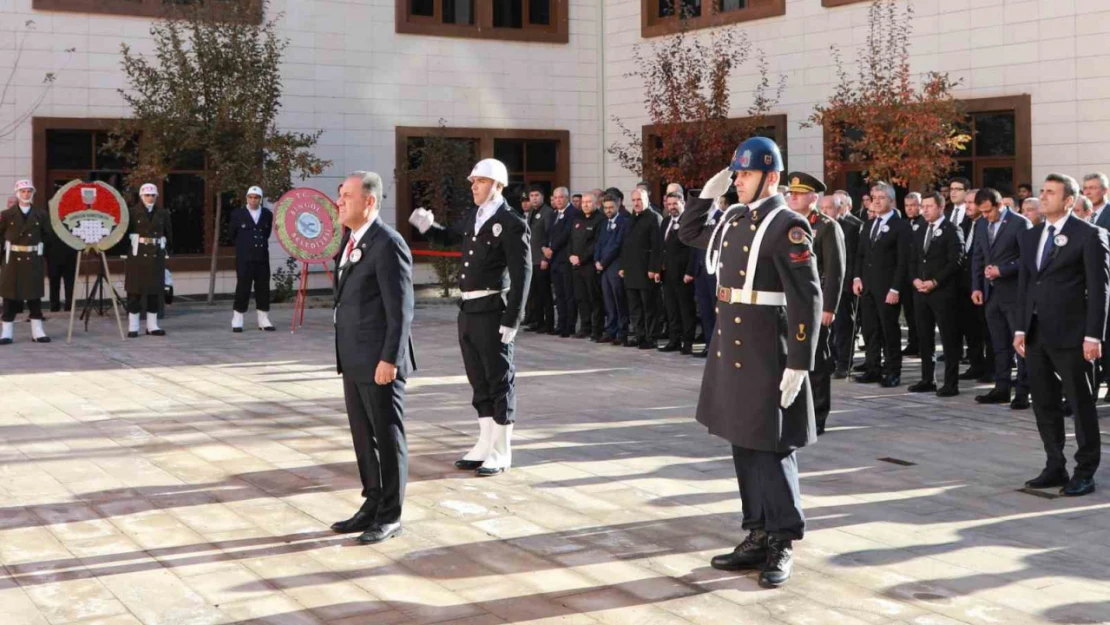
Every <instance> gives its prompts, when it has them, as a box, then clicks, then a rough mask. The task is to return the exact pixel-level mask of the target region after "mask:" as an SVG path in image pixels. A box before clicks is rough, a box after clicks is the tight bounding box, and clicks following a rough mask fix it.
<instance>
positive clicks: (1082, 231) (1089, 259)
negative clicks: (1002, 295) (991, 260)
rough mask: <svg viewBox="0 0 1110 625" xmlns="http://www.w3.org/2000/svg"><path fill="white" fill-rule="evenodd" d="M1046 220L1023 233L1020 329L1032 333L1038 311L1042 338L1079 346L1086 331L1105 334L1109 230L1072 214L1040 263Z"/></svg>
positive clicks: (1060, 345)
mask: <svg viewBox="0 0 1110 625" xmlns="http://www.w3.org/2000/svg"><path fill="white" fill-rule="evenodd" d="M1047 226H1048V224H1047V223H1045V222H1042V223H1040V224H1038V225H1036V226H1033V227H1032V228H1030V229H1029V230H1026V231H1025V232H1023V233H1021V235H1020V245H1021V259H1020V261H1019V272H1018V295H1019V298H1018V304H1017V305H1019V306H1021V316H1020V317H1019V319H1020V320H1021V322H1020V325H1019V326H1018V330H1020V331H1022V332H1026V333H1028V332H1029V330H1030V329H1031V328H1032V325H1033V318H1034V317H1036V319H1037V328H1038V330H1037V331H1038V333H1039V335H1040V339H1041V340H1043V341H1044V342H1045V344H1047V345H1049V346H1051V347H1057V348H1079V347H1082V345H1083V339H1084V337H1088V336H1089V337H1091V338H1096V339H1099V340H1103V339H1104V338H1105V334H1106V311H1107V292H1108V287H1110V242H1108V240H1107V234H1106V231H1105V230H1103V229H1101V228H1099V227H1097V226H1095V225H1094V224H1090V223H1087V222H1085V221H1082V220H1080V219H1078V218H1077V217H1074V216H1071V215H1069V216H1068V218H1067V220H1066V221H1065V222H1064V225H1063V226H1062V227H1061V228H1060V231H1059V232H1058V233H1057V236H1056V237H1055V238H1056V239H1057V242H1056V244H1055V245H1053V247H1052V249H1051V251H1050V252H1049V255H1048V258H1046V259H1045V261H1044V263H1043V264H1042V265H1041V268H1040V269H1038V268H1037V259H1038V257H1039V256H1040V255H1041V252H1042V250H1041V246H1040V240H1041V233H1042V232H1044V230H1045V228H1046V227H1047ZM1061 235H1062V238H1061ZM1061 243H1062V245H1061Z"/></svg>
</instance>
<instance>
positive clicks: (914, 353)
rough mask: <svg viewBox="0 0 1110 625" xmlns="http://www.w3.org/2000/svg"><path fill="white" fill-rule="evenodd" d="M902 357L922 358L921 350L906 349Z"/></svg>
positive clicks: (914, 348) (915, 348)
mask: <svg viewBox="0 0 1110 625" xmlns="http://www.w3.org/2000/svg"><path fill="white" fill-rule="evenodd" d="M902 355H903V356H920V355H921V350H919V349H918V348H917V347H907V348H906V349H903V350H902Z"/></svg>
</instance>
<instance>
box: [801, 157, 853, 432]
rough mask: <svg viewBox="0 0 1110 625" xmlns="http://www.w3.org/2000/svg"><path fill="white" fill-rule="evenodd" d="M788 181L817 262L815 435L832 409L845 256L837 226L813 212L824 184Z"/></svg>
mask: <svg viewBox="0 0 1110 625" xmlns="http://www.w3.org/2000/svg"><path fill="white" fill-rule="evenodd" d="M786 179H787V180H788V181H789V183H788V185H787V186H788V187H789V189H790V200H789V203H790V208H791V210H793V211H794V212H795V213H798V214H799V215H801V216H802V218H803V219H805V220H806V221H808V222H809V227H810V228H811V229H812V230H813V255H814V257H816V258H817V275H818V276H819V277H820V279H821V302H822V308H821V332H820V334H819V335H818V337H817V355H816V360H815V361H814V364H813V369H812V370H811V371H810V372H809V386H810V388H812V389H813V414H814V419H815V423H816V426H817V435H818V436H820V435H821V434H824V433H825V421H827V420H828V418H829V410H830V409H831V407H832V381H831V378H830V376H831V375H832V373H833V369H834V367H835V366H836V365H835V363H834V362H833V359H832V345H831V331H832V324H833V320H834V319H835V318H836V309H837V307H838V306H839V304H840V292H841V290H842V289H843V288H844V274H845V271H846V269H845V267H846V263H847V261H846V256H845V251H844V233H843V232H842V231H841V230H840V224H838V223H837V222H836V220H835V219H831V218H829V217H828V216H826V215H825V214H823V213H822V212H821V211H819V210H817V197H818V194H819V193H824V192H825V184H824V183H823V182H821V181H820V180H818V179H817V178H814V177H813V176H811V175H809V174H807V173H805V172H800V171H799V172H794V173H792V174H789V175H788V176H787V177H786Z"/></svg>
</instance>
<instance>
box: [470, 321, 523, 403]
mask: <svg viewBox="0 0 1110 625" xmlns="http://www.w3.org/2000/svg"><path fill="white" fill-rule="evenodd" d="M500 327H501V313H500V312H499V311H491V312H465V311H461V310H460V311H459V347H461V348H462V357H463V367H464V368H465V369H466V379H467V380H468V381H469V382H470V388H471V389H472V390H473V391H474V398H473V400H472V401H471V404H472V405H473V406H474V409H475V410H477V411H478V417H479V418H481V417H493V420H494V421H496V422H497V423H499V424H500V425H508V424H510V423H513V422H514V421H516V370H515V369H514V368H513V344H512V343H509V344H505V343H502V342H501V333H500V331H499V329H500Z"/></svg>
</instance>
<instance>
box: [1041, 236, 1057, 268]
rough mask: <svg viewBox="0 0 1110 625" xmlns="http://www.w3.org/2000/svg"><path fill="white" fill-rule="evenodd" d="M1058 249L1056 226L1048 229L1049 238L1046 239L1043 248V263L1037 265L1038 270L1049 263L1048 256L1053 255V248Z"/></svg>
mask: <svg viewBox="0 0 1110 625" xmlns="http://www.w3.org/2000/svg"><path fill="white" fill-rule="evenodd" d="M1054 247H1056V226H1049V227H1048V238H1047V239H1045V242H1044V247H1043V248H1041V262H1039V263H1037V269H1041V268H1043V267H1044V264H1045V263H1047V262H1048V256H1049V254H1051V253H1052V248H1054Z"/></svg>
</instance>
